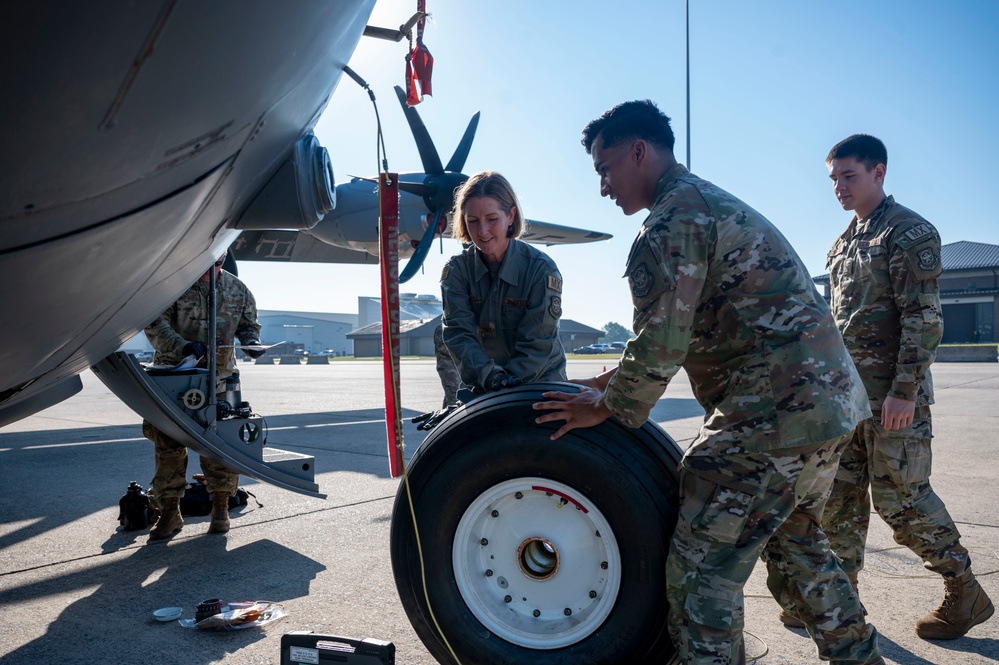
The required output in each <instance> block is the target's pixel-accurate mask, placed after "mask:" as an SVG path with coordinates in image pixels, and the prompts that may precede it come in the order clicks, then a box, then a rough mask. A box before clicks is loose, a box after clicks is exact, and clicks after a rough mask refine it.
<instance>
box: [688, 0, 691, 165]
mask: <svg viewBox="0 0 999 665" xmlns="http://www.w3.org/2000/svg"><path fill="white" fill-rule="evenodd" d="M690 168H691V167H690V0H687V169H688V170H690Z"/></svg>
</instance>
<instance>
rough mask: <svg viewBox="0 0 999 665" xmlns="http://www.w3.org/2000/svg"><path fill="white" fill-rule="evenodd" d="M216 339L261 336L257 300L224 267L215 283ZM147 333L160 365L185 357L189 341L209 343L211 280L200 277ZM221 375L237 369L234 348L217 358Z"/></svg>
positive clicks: (221, 351) (246, 339) (222, 342)
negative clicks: (209, 284)
mask: <svg viewBox="0 0 999 665" xmlns="http://www.w3.org/2000/svg"><path fill="white" fill-rule="evenodd" d="M215 311H216V317H217V320H216V325H215V329H216V331H217V332H216V340H217V343H218V344H220V345H231V344H232V343H233V340H234V339H239V341H240V342H243V343H244V344H245V343H247V342H250V341H253V340H258V339H260V324H259V323H257V303H256V300H254V298H253V294H252V293H250V290H249V289H248V288H246V285H245V284H243V282H241V281H240V280H239V278H238V277H236V276H235V275H233V274H232V273H229V272H226V271H225V270H223V271H221V272H220V273H219V278H218V279H217V280H216V283H215ZM145 332H146V337H148V338H149V343H150V344H152V345H153V348H154V349H155V350H156V354H155V356H153V362H154V363H155V364H157V365H176V364H177V363H179V362H180V361H182V360H183V359H184V351H183V349H184V345H186V344H187V343H188V342H203V343H205V344H207V343H208V284H206V283H205V282H202V281H201V280H198V281H197V282H195V283H194V285H193V286H192V287H191V288H189V289H188V290H187V291H186V292H185V293H184V294H183V295H182V296H181V297H180V298H178V299H177V301H176V302H175V303H174V304H173V305H171V306H170V307H169V309H167V310H166V311H165V312H163V314H161V315H160V316H159V317H157V319H156V320H155V321H153V322H152V323H150V324H149V325H148V326H147V327H146V330H145ZM215 365H216V371H217V372H218V378H220V379H221V378H225V377H226V376H229V375H230V374H232V373H233V372H234V371H235V369H236V359H235V349H232V348H228V349H224V348H220V349H218V353H217V355H216V358H215Z"/></svg>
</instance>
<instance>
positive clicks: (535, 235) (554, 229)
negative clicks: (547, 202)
mask: <svg viewBox="0 0 999 665" xmlns="http://www.w3.org/2000/svg"><path fill="white" fill-rule="evenodd" d="M613 237H614V236H612V235H611V234H609V233H604V232H602V231H588V230H586V229H577V228H573V227H571V226H562V225H561V224H552V223H550V222H539V221H537V220H533V219H529V220H527V229H526V230H525V231H524V235H522V236H521V237H520V239H521V240H524V241H526V242H529V243H533V244H535V245H574V244H577V243H582V242H597V241H599V240H610V239H611V238H613Z"/></svg>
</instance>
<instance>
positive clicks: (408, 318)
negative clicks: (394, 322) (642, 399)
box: [121, 293, 604, 358]
mask: <svg viewBox="0 0 999 665" xmlns="http://www.w3.org/2000/svg"><path fill="white" fill-rule="evenodd" d="M443 311H444V303H442V302H441V300H440V298H438V297H437V296H433V295H422V294H416V293H402V294H400V295H399V328H400V353H401V354H402V355H404V356H433V355H434V329H435V328H436V327H437V325H438V324H439V323H440V320H441V314H442V313H443ZM257 320H258V321H259V322H260V340H261V341H262V342H263V343H265V344H275V343H277V342H282V341H283V342H285V344H282V345H281V346H280V347H276V348H274V349H271V350H270V352H269V354H268V355H271V356H274V357H277V356H282V355H296V354H297V355H319V354H322V355H330V356H350V355H353V356H356V357H358V358H375V357H381V355H382V341H381V340H382V312H381V298H378V297H369V296H362V297H359V298H358V299H357V314H350V313H325V312H296V311H283V310H274V309H261V310H259V311H258V312H257ZM603 334H604V332H603V330H600V329H598V328H591V327H590V326H587V325H584V324H582V323H579V322H577V321H573V320H571V319H562V320H561V322H560V323H559V337H560V339H561V340H562V346H564V347H565V350H566V351H567V352H568V351H572V350H573V349H576V348H579V347H581V346H587V345H589V344H593V343H595V342H596V341H597V340H598V339H600V337H602V336H603ZM121 349H122V350H123V351H128V352H130V353H138V352H151V351H152V346H151V345H150V344H149V340H147V339H146V336H145V334H144V333H141V332H140V333H139V334H138V335H136V336H135V337H133V338H132V339H131V340H129V341H128V342H126V343H125V344H124V345H122V347H121Z"/></svg>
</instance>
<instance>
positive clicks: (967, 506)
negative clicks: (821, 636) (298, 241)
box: [0, 357, 999, 665]
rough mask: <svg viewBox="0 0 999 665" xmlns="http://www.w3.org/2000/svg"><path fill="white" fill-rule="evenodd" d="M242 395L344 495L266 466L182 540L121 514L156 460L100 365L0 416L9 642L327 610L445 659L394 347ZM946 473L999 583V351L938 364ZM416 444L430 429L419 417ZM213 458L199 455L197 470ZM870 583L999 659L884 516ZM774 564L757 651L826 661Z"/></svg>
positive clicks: (78, 645) (659, 410)
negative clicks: (410, 504)
mask: <svg viewBox="0 0 999 665" xmlns="http://www.w3.org/2000/svg"><path fill="white" fill-rule="evenodd" d="M614 361H615V360H614V359H613V358H610V357H607V358H595V359H587V360H573V361H570V364H569V372H570V376H591V375H593V374H594V373H597V372H599V371H600V370H601V369H602V367H603V366H604V365H610V364H612V363H613V362H614ZM241 369H242V387H243V395H244V399H248V400H249V401H250V403H251V404H252V405H253V408H254V410H255V411H257V412H259V413H261V414H263V415H264V416H266V418H267V425H268V428H269V432H270V434H269V437H270V438H269V441H270V443H271V444H272V445H273V446H275V447H278V448H283V449H288V450H297V451H300V452H304V453H308V454H311V455H314V456H315V458H316V466H317V474H316V477H317V481H318V482H319V485H320V487H321V488H322V490H323V491H324V492H326V493H328V495H329V497H328V498H327V499H326V500H319V499H312V498H308V497H304V496H300V495H297V494H293V493H290V492H286V491H283V490H279V489H276V488H273V487H270V486H268V485H263V484H260V483H258V482H256V481H254V480H252V479H244V482H243V483H241V484H242V485H243V486H244V487H246V488H247V489H248V490H249V491H251V492H253V493H254V494H255V495H256V497H257V499H258V500H259V502H260V503H261V504H262V505H260V506H258V505H257V504H256V503H255V502H254V501H253V500H252V499H251V501H250V505H248V506H245V507H243V508H242V509H241V510H239V511H238V512H237V511H234V512H233V513H232V517H233V521H232V525H233V528H232V530H231V531H230V532H229V534H228V536H214V535H208V534H206V530H207V527H208V518H207V517H203V518H190V519H189V520H188V521H187V523H186V525H185V527H184V530H183V531H182V532H181V533H180V534H179V535H178V536H177V537H175V538H174V539H172V540H171V541H169V542H166V543H154V544H149V543H147V541H146V537H147V536H146V533H145V532H131V533H126V532H122V531H119V530H118V522H117V514H118V506H117V503H118V499H119V498H120V497H121V495H122V494H123V493H124V491H125V488H126V487H127V486H128V483H129V481H131V480H136V481H138V482H139V483H140V484H143V485H144V486H146V485H148V484H149V480H150V478H151V477H152V469H153V459H152V457H153V455H152V446H151V444H150V443H149V442H148V441H146V440H145V439H143V438H142V435H141V432H140V427H139V423H140V419H139V418H138V416H136V415H135V414H134V413H132V412H131V411H129V410H128V409H127V408H126V407H124V406H123V405H122V404H121V403H120V402H119V401H118V400H117V399H116V398H115V397H114V396H113V395H112V394H111V393H110V392H109V391H107V389H105V388H104V386H103V384H101V383H100V381H98V380H97V379H96V378H95V377H94V376H93V375H92V374H90V373H89V372H88V373H85V374H84V376H83V379H84V390H83V391H82V392H81V393H80V394H78V395H76V396H75V397H73V398H71V399H70V400H67V401H66V402H64V403H62V404H59V405H57V406H55V407H53V408H51V409H48V410H46V411H44V412H42V413H40V414H37V415H35V416H33V417H31V418H28V419H25V420H23V421H20V422H17V423H14V424H12V425H9V426H8V427H6V428H4V429H3V430H0V661H2V662H3V663H4V664H5V665H7V664H10V665H20V664H25V665H27V664H31V665H37V664H38V663H97V662H119V663H140V662H156V663H160V664H163V665H169V664H172V663H177V664H181V663H183V664H185V665H188V664H191V663H222V664H226V665H228V664H240V665H242V664H245V663H274V664H277V663H279V662H280V638H281V635H282V634H284V633H285V632H288V631H291V630H313V631H315V632H319V633H332V634H337V635H344V636H351V637H358V638H361V637H373V638H378V639H383V640H388V641H391V642H393V643H394V644H395V646H396V650H397V656H396V662H398V663H416V664H421V665H422V664H429V663H433V662H434V660H433V659H432V658H431V657H430V655H429V654H428V653H427V651H426V650H425V649H424V648H423V645H422V644H421V643H420V641H419V639H418V638H417V637H416V635H415V633H414V632H413V630H412V629H411V627H410V625H409V621H408V620H407V618H406V615H405V612H404V610H403V608H402V606H401V604H400V602H399V599H398V596H397V595H396V592H395V586H394V583H393V580H392V572H391V564H390V560H389V549H388V537H389V521H390V517H391V510H392V503H393V501H394V498H395V493H396V488H397V487H398V480H394V479H391V478H389V477H388V462H387V459H386V452H385V423H384V420H383V418H384V413H383V411H382V407H383V401H382V383H381V374H380V371H381V366H380V364H379V363H377V362H364V361H358V362H337V363H332V364H330V365H328V366H327V365H301V366H294V365H292V366H289V365H272V366H256V365H244V366H242V368H241ZM934 379H935V383H936V389H937V400H938V404H937V406H936V407H935V409H934V427H935V431H936V439H935V441H934V452H935V455H934V474H933V484H934V487H935V488H936V490H937V492H938V493H939V494H940V495H941V496H942V497H943V499H944V501H945V502H946V504H947V506H948V508H949V510H950V512H951V514H952V515H953V517H954V519H955V520H956V521H957V522H958V526H959V528H960V529H961V532H962V534H963V542H964V544H965V545H966V546H967V547H968V548H969V549H970V550H971V551H972V553H973V556H974V567H975V570H976V572H977V574H978V575H979V577H980V579H981V580H982V583H983V585H984V586H985V588H986V589H987V590H988V592H989V594H990V595H991V596H992V598H993V600H999V575H997V574H995V573H996V571H997V570H999V555H997V552H999V517H997V514H996V507H997V499H999V491H997V489H996V479H997V478H999V454H997V452H996V447H997V446H996V434H995V433H996V431H997V426H999V365H995V364H986V363H982V364H978V363H944V364H938V365H936V366H934ZM441 395H442V391H441V389H440V384H439V382H438V380H437V375H436V372H435V370H434V361H433V360H432V359H427V360H412V361H405V362H404V363H403V365H402V401H403V407H404V415H405V416H406V417H407V418H408V417H411V416H413V415H416V414H418V413H421V412H424V411H429V410H432V409H435V408H438V407H439V405H440V399H441ZM701 415H702V413H701V410H700V407H699V406H698V405H697V403H696V402H695V401H694V399H693V396H692V394H691V392H690V389H689V387H688V386H687V383H686V380H685V379H684V378H683V375H682V374H681V375H680V376H679V377H678V378H677V380H676V381H675V382H674V385H673V386H671V387H670V389H669V390H668V391H667V393H666V395H665V396H664V398H663V399H662V400H661V402H660V403H659V405H658V406H657V407H656V409H655V411H654V412H653V418H654V419H655V420H656V421H657V422H659V423H660V424H662V425H663V427H665V428H666V430H667V431H669V432H670V433H671V434H672V435H673V437H674V438H675V439H676V440H677V441H678V442H680V444H681V445H686V444H688V443H689V442H690V441H691V440H692V439H693V438H694V436H695V435H696V432H697V428H698V426H699V424H700V421H701ZM405 435H406V441H407V448H408V451H407V455H409V454H411V453H412V452H413V451H415V449H416V447H417V446H418V445H419V443H420V441H422V439H423V436H422V433H421V432H418V431H417V430H416V429H415V427H414V426H413V425H411V424H409V423H408V422H407V424H406V426H405ZM197 471H198V468H197V463H196V462H194V461H192V464H191V465H190V467H189V470H188V475H191V474H193V473H195V472H197ZM868 549H869V553H868V563H867V568H866V569H865V570H864V572H863V573H862V574H861V577H860V584H861V594H862V598H863V600H864V603H865V605H866V607H867V609H868V611H869V613H870V617H869V619H870V621H871V622H872V623H874V624H875V625H876V626H877V628H878V630H879V631H880V633H881V635H882V640H881V645H882V650H883V652H884V654H885V656H886V658H887V660H888V662H890V663H896V664H899V665H926V664H941V665H942V664H946V665H951V664H958V665H963V664H979V663H993V662H999V619H993V620H992V621H990V622H988V623H986V624H984V625H982V626H979V627H977V628H975V629H973V630H972V631H971V633H970V634H969V635H968V636H966V637H964V638H961V639H959V640H954V641H951V642H926V641H923V640H920V639H919V638H917V637H916V636H915V633H914V632H913V628H912V624H913V621H914V620H915V619H916V617H918V616H919V615H921V614H923V613H925V612H926V611H928V610H929V609H931V608H933V607H935V606H936V605H937V604H938V603H939V601H940V599H941V597H942V590H943V585H942V582H940V581H939V579H938V578H936V577H935V576H932V575H929V574H927V573H926V572H925V571H924V570H923V569H922V567H921V566H920V564H919V562H918V560H917V559H916V557H915V556H914V555H912V554H911V553H910V552H908V550H904V549H899V548H898V547H897V546H896V545H895V544H894V542H893V541H892V539H891V535H890V532H889V530H888V528H887V527H886V526H885V525H884V523H883V522H882V521H881V520H880V519H879V518H878V517H877V516H874V517H872V530H871V536H870V542H869V545H868ZM764 578H765V575H764V569H763V567H762V565H761V566H759V567H758V568H757V570H756V572H755V573H754V575H753V577H752V579H751V580H750V583H749V585H748V586H747V589H746V595H747V598H746V624H747V652H748V654H749V655H750V656H755V655H761V654H764V653H765V655H762V657H761V658H760V659H759V660H758V661H757V662H758V663H759V664H760V665H772V664H777V663H783V664H795V665H798V664H802V663H817V662H818V659H817V657H816V656H815V649H814V647H813V645H812V643H811V641H810V639H809V638H808V637H807V635H805V633H804V632H803V631H792V630H788V629H786V628H785V627H784V626H783V625H781V624H780V623H779V622H778V621H777V606H776V604H775V603H774V601H773V599H772V598H770V596H769V593H768V592H767V590H766V586H765V583H764ZM210 597H219V598H222V599H223V600H226V601H235V600H271V601H277V602H281V603H283V604H284V606H285V608H286V610H287V612H288V616H287V617H286V618H285V619H283V620H281V621H279V622H276V623H274V624H271V625H270V626H267V627H264V628H259V629H249V630H242V631H233V632H224V633H214V632H212V633H206V632H201V631H196V630H187V629H184V628H182V627H181V626H180V625H179V624H177V623H176V622H171V623H157V622H156V621H154V620H153V619H152V616H151V613H152V611H153V610H155V609H157V608H161V607H167V606H180V607H182V608H183V609H184V614H183V616H184V617H185V618H191V617H193V614H194V606H195V605H196V604H197V603H198V602H199V601H201V600H203V599H205V598H210Z"/></svg>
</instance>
